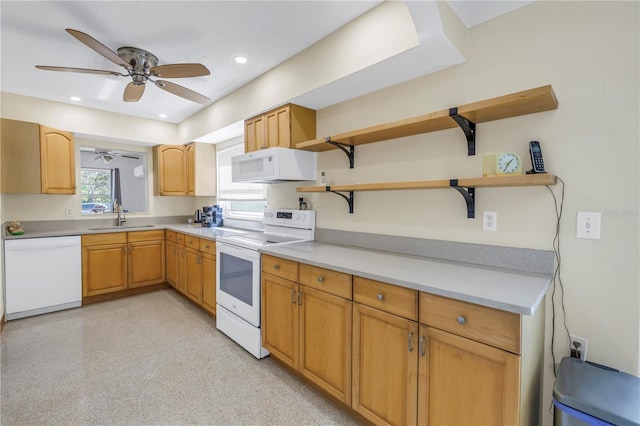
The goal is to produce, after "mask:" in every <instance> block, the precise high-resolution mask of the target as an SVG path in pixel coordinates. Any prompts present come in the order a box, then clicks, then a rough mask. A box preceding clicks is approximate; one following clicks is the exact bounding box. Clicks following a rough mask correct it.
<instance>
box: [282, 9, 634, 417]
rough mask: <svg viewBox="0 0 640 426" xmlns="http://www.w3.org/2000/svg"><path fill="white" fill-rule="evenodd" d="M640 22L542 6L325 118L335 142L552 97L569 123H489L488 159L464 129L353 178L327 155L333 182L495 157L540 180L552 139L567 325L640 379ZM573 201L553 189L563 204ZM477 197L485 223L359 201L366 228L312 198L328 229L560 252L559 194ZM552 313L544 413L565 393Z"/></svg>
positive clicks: (390, 151) (449, 207)
mask: <svg viewBox="0 0 640 426" xmlns="http://www.w3.org/2000/svg"><path fill="white" fill-rule="evenodd" d="M638 18H639V13H638V3H637V2H536V3H534V4H532V5H529V6H526V7H524V8H522V9H520V10H517V11H515V12H513V13H511V14H509V15H506V16H504V17H501V18H497V19H494V20H492V21H489V22H487V23H484V24H482V25H480V26H477V27H474V28H471V29H470V30H469V32H468V42H469V45H468V49H467V62H466V63H464V64H462V65H458V66H456V67H454V68H450V69H448V70H444V71H441V72H439V73H437V74H433V75H430V76H426V77H423V78H419V79H416V80H413V81H410V82H407V83H405V84H401V85H398V86H396V87H393V88H390V89H387V90H382V91H379V92H377V93H372V94H369V95H367V96H363V97H361V98H358V99H355V100H352V101H349V102H344V103H342V104H339V105H335V106H332V107H329V108H326V109H323V110H321V111H318V125H317V128H318V136H319V137H320V136H326V135H331V134H333V133H337V132H342V131H348V130H354V129H357V128H361V127H365V126H369V125H374V124H380V123H384V122H387V121H392V120H395V119H401V118H406V117H411V116H415V115H419V114H423V113H427V112H431V111H437V110H441V109H445V108H448V107H452V106H456V105H460V104H464V103H468V102H472V101H476V100H482V99H487V98H491V97H495V96H499V95H503V94H508V93H512V92H516V91H520V90H524V89H529V88H534V87H538V86H541V85H545V84H552V85H553V88H554V90H555V93H556V95H557V97H558V100H559V108H558V109H557V110H554V111H551V112H544V113H539V114H534V115H530V116H523V117H518V118H512V119H506V120H500V121H495V122H490V123H483V124H479V125H478V127H477V150H478V155H476V156H472V157H467V155H466V146H465V143H464V137H463V134H462V132H461V131H460V130H459V129H452V130H446V131H440V132H436V133H430V134H424V135H419V136H414V137H409V138H403V139H397V140H393V141H386V142H380V143H375V144H370V145H366V146H362V147H357V148H356V159H355V164H356V165H355V169H353V170H349V168H348V163H347V160H346V157H345V156H344V154H343V153H342V152H338V151H331V152H327V153H322V154H320V155H319V169H320V170H325V171H326V172H327V183H329V184H331V183H336V184H337V183H364V182H383V181H405V180H423V179H433V178H456V177H470V176H480V175H481V174H482V163H481V159H482V154H483V153H485V152H490V151H496V150H513V151H515V152H517V153H519V154H520V155H521V156H522V158H523V160H524V162H525V165H526V166H527V167H529V168H530V161H529V156H528V151H527V149H528V142H529V141H530V140H539V141H540V142H541V144H542V149H543V153H544V156H545V162H546V166H547V169H548V170H549V171H550V172H551V173H554V174H556V175H558V176H559V177H561V178H562V179H563V180H564V181H565V182H566V198H565V204H564V212H563V218H562V224H561V232H560V237H561V242H562V247H561V248H562V252H561V254H562V280H563V283H564V289H565V305H566V310H567V325H568V327H569V329H570V331H571V332H572V333H573V334H576V335H579V336H583V337H586V338H587V339H589V349H588V358H590V359H591V360H593V361H595V362H600V363H603V364H608V365H612V366H615V367H618V368H620V369H622V370H624V371H627V372H630V373H633V374H638V356H639V352H638V347H639V333H640V327H639V321H640V314H639V312H640V309H639V308H640V306H639V303H638V302H639V300H640V291H639V282H640V275H639V271H638V260H639V238H638V236H639V232H640V231H639V227H638V208H639V198H638V194H639V177H640V175H639V172H638V170H639V159H640V158H639V156H640V153H639V149H638V146H639V130H638V117H639V114H640V111H639V107H638V102H639V87H638V75H639V66H638V60H639V59H638V52H639V41H638V40H639V34H638V25H639V19H638ZM425 60H427V59H426V58H425ZM294 187H295V185H293V184H291V185H287V186H279V187H278V188H277V192H278V193H277V194H274V195H273V199H277V200H279V202H281V203H287V204H288V205H289V206H294V205H295V203H296V200H297V198H296V194H295V193H294V192H293V189H292V188H294ZM560 189H561V188H560V186H556V187H554V188H553V192H554V193H555V194H556V196H559V195H560V192H561V191H560ZM476 196H477V201H476V219H467V218H466V216H465V208H464V203H463V200H462V198H461V196H460V195H459V194H458V193H456V192H455V191H454V190H450V189H443V190H416V191H385V192H361V193H356V194H355V212H354V214H352V215H350V214H348V210H347V205H346V203H345V201H344V200H342V199H341V198H340V197H337V196H335V195H333V194H312V195H311V196H310V197H309V199H310V201H311V205H312V208H314V209H316V210H317V226H318V227H321V228H331V229H344V230H350V231H362V232H372V233H381V234H390V235H403V236H412V237H421V238H432V239H443V240H455V241H464V242H474V243H484V244H492V245H502V246H516V247H528V248H535V249H546V250H549V249H551V248H552V240H553V238H554V231H555V213H554V204H553V199H552V197H551V195H550V193H549V191H548V190H547V189H546V188H545V187H532V188H509V189H499V188H495V189H494V188H491V189H489V188H480V189H478V190H477V192H476ZM270 201H271V199H270ZM483 210H496V211H497V212H498V232H483V231H482V222H481V219H479V217H481V215H482V211H483ZM578 211H599V212H602V213H603V215H602V238H601V239H600V240H585V239H577V238H576V236H575V233H576V213H577V212H578ZM513 285H514V286H517V285H518V283H513ZM548 302H549V298H548ZM548 305H549V306H548V310H547V312H548V318H547V324H548V327H547V333H546V335H547V338H546V347H545V354H546V361H545V367H546V368H545V375H546V377H545V385H544V391H545V402H544V407H543V412H544V413H546V412H547V410H546V408H547V405H548V403H549V402H550V401H551V389H552V386H553V376H552V361H551V357H550V334H551V326H550V324H551V312H552V310H551V306H550V304H549V303H548ZM556 313H557V315H561V313H560V311H559V308H558V307H557V308H556ZM556 324H557V328H556V336H557V337H558V339H559V341H558V346H557V349H556V355H557V356H558V357H561V356H564V355H566V354H567V352H568V349H567V348H568V342H567V338H566V333H565V332H564V329H563V327H562V326H561V324H562V321H561V319H559V320H558V321H557V322H556ZM558 359H559V358H558ZM545 416H546V414H545ZM544 420H545V423H546V424H549V423H550V422H551V419H550V418H548V417H547V418H546V419H544Z"/></svg>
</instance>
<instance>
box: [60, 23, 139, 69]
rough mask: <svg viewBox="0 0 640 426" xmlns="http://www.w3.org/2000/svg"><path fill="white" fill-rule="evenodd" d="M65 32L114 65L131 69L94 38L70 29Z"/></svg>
mask: <svg viewBox="0 0 640 426" xmlns="http://www.w3.org/2000/svg"><path fill="white" fill-rule="evenodd" d="M66 31H67V32H68V33H69V34H71V35H72V36H74V37H75V38H77V39H78V40H79V41H80V42H82V43H84V44H86V45H87V46H89V47H90V48H91V49H93V50H95V51H96V52H97V53H99V54H101V55H102V56H104V57H105V58H107V59H108V60H110V61H111V62H113V63H114V64H117V65H120V66H123V67H125V68H126V69H131V65H129V64H128V63H127V62H126V61H125V60H124V59H122V58H121V57H120V56H118V54H117V53H116V52H114V51H113V50H111V49H109V48H108V47H107V46H105V45H104V44H102V43H100V42H99V41H98V40H96V39H95V38H93V37H91V36H90V35H89V34H85V33H83V32H82V31H78V30H73V29H71V28H67V29H66Z"/></svg>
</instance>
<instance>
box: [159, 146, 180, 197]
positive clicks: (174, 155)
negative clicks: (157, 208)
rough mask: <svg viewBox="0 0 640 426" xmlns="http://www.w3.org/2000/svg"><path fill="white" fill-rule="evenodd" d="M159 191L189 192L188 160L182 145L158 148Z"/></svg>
mask: <svg viewBox="0 0 640 426" xmlns="http://www.w3.org/2000/svg"><path fill="white" fill-rule="evenodd" d="M156 161H157V167H158V176H157V179H158V182H157V185H158V192H159V193H160V195H186V194H187V161H186V159H185V148H184V146H182V145H161V146H159V147H158V148H157V158H156Z"/></svg>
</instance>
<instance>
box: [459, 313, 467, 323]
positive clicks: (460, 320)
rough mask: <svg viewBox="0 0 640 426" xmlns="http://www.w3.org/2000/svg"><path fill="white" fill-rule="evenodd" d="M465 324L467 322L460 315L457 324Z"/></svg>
mask: <svg viewBox="0 0 640 426" xmlns="http://www.w3.org/2000/svg"><path fill="white" fill-rule="evenodd" d="M465 322H467V319H466V318H465V317H463V316H462V315H460V316H459V317H458V324H464V323H465Z"/></svg>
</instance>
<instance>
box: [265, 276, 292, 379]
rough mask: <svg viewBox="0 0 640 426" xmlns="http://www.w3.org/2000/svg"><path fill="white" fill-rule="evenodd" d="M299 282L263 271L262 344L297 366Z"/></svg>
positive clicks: (273, 353)
mask: <svg viewBox="0 0 640 426" xmlns="http://www.w3.org/2000/svg"><path fill="white" fill-rule="evenodd" d="M297 295H298V284H296V283H294V282H293V281H288V280H285V279H282V278H278V277H275V276H273V275H269V274H264V273H263V274H262V346H264V347H265V348H267V349H268V350H269V352H271V356H274V357H276V358H278V359H279V360H280V361H282V362H283V363H285V364H287V365H288V366H290V367H292V368H294V369H296V370H297V369H298V297H297Z"/></svg>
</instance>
